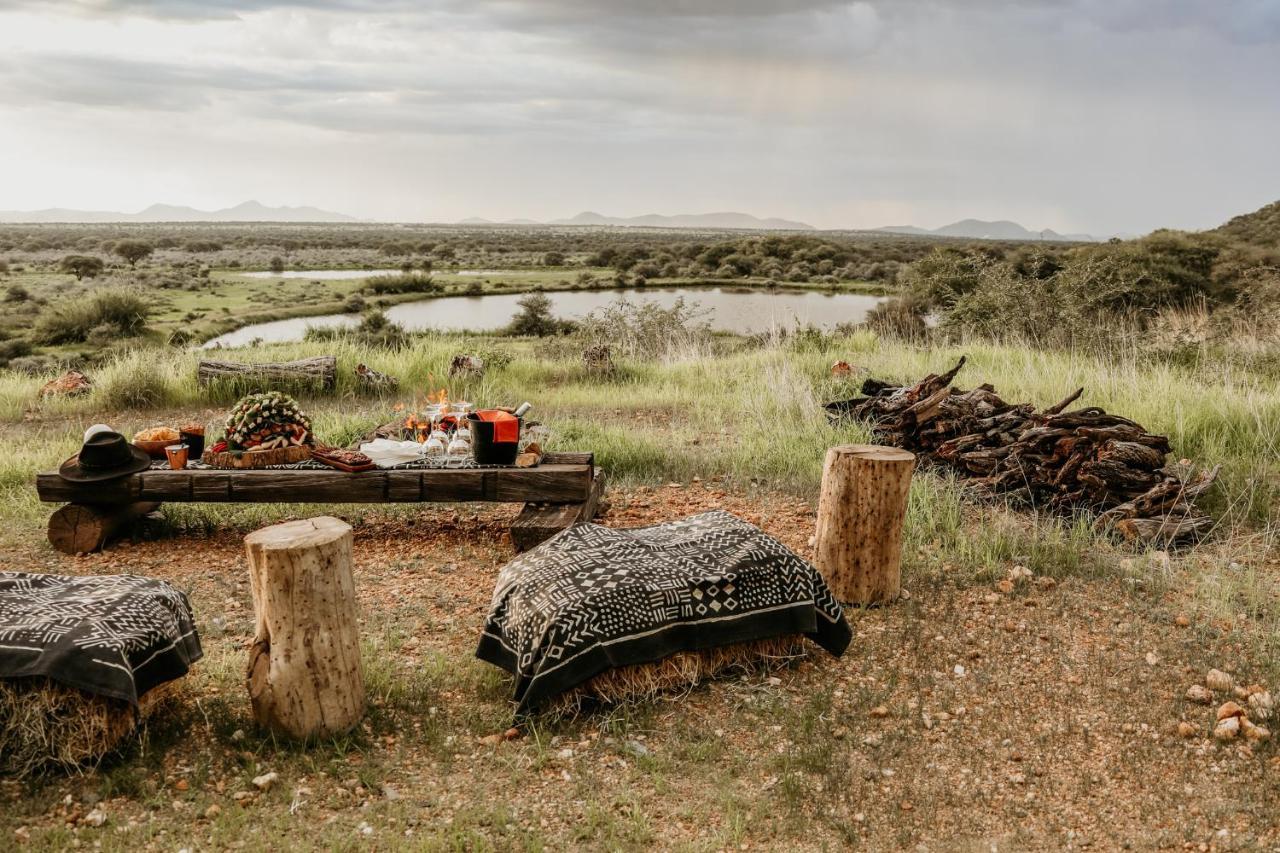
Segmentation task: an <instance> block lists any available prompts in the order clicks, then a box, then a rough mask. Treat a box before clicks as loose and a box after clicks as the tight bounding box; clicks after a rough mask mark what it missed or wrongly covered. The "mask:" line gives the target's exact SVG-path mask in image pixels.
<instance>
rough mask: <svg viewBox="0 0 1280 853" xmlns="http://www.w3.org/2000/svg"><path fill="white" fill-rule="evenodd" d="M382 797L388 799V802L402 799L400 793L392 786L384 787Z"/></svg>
mask: <svg viewBox="0 0 1280 853" xmlns="http://www.w3.org/2000/svg"><path fill="white" fill-rule="evenodd" d="M382 796H384V797H386V798H387V799H388V800H398V799H400V792H399V791H397V790H396V789H395V788H393V787H391V786H390V785H383V786H382Z"/></svg>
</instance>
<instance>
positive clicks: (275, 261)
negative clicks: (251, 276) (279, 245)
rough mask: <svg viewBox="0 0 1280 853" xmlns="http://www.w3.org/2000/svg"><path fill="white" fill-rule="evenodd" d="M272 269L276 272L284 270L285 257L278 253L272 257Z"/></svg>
mask: <svg viewBox="0 0 1280 853" xmlns="http://www.w3.org/2000/svg"><path fill="white" fill-rule="evenodd" d="M270 269H271V271H272V272H274V273H282V272H284V258H282V257H280V256H279V255H276V256H275V257H274V258H272V259H271V265H270Z"/></svg>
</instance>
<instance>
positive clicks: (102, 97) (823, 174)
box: [0, 0, 1280, 235]
mask: <svg viewBox="0 0 1280 853" xmlns="http://www.w3.org/2000/svg"><path fill="white" fill-rule="evenodd" d="M1277 140H1280V0H1214V2H1209V0H869V1H868V2H835V0H786V2H767V0H647V1H646V2H623V0H537V2H533V0H529V2H518V0H435V2H431V0H417V2H414V0H324V1H323V2H314V3H281V2H273V0H221V1H216V0H209V2H202V0H57V2H53V1H52V0H50V2H41V0H0V210H31V209H40V208H46V207H70V208H78V209H91V210H121V211H136V210H140V209H142V208H144V207H146V206H147V205H150V204H152V203H155V202H161V203H169V204H184V205H191V206H194V207H199V208H202V209H214V208H219V207H228V206H232V205H235V204H238V203H240V202H243V201H245V200H247V199H256V200H258V201H261V202H263V203H265V204H270V205H313V206H317V207H321V208H325V209H328V210H334V211H340V212H343V213H347V214H351V215H354V216H359V217H362V218H369V219H378V220H393V221H431V222H447V221H455V220H458V219H461V218H464V217H469V216H483V217H487V218H491V219H506V218H516V217H525V218H530V219H537V220H546V219H552V218H559V217H568V216H572V215H573V214H575V213H577V212H579V211H582V210H594V211H597V212H600V213H603V214H606V215H611V216H632V215H639V214H645V213H666V214H674V213H700V212H708V211H723V210H735V211H742V212H747V213H752V214H755V215H757V216H762V217H763V216H778V217H785V218H789V219H798V220H802V221H805V222H809V223H811V224H813V225H816V226H818V227H824V228H869V227H877V226H882V225H900V224H914V225H920V226H925V227H937V226H940V225H944V224H946V223H948V222H951V221H954V220H956V219H960V218H965V217H975V218H980V219H1013V220H1016V221H1018V222H1020V223H1021V224H1023V225H1025V226H1027V227H1030V228H1033V229H1040V228H1053V229H1055V230H1058V231H1060V232H1082V231H1083V232H1089V233H1093V234H1100V235H1101V234H1112V233H1145V232H1147V231H1150V230H1152V229H1153V228H1157V227H1175V228H1189V229H1198V228H1207V227H1212V226H1214V225H1217V224H1219V223H1221V222H1223V221H1225V220H1226V219H1228V218H1230V217H1231V216H1233V215H1235V214H1237V213H1243V212H1247V211H1249V210H1253V209H1256V208H1258V207H1260V206H1262V205H1264V204H1266V203H1268V202H1271V201H1274V200H1276V199H1277V198H1280V156H1278V155H1277V153H1276V152H1277V150H1278V147H1277V146H1278V143H1277Z"/></svg>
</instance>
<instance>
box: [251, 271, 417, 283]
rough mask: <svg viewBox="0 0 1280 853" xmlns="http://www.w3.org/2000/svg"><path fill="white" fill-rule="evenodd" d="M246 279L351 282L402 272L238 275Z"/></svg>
mask: <svg viewBox="0 0 1280 853" xmlns="http://www.w3.org/2000/svg"><path fill="white" fill-rule="evenodd" d="M236 274H237V275H242V276H244V277H245V278H305V279H307V280H308V281H349V280H351V279H353V278H370V277H372V276H375V275H400V270H285V271H284V272H271V271H270V270H262V271H259V272H242V273H236Z"/></svg>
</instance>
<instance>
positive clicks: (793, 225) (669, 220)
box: [458, 210, 815, 231]
mask: <svg viewBox="0 0 1280 853" xmlns="http://www.w3.org/2000/svg"><path fill="white" fill-rule="evenodd" d="M458 224H459V225H614V226H619V227H630V228H706V229H711V230H715V229H722V228H723V229H730V228H741V229H745V230H752V231H813V230H815V229H814V227H813V226H812V225H810V224H808V223H807V222H794V221H792V220H790V219H777V218H769V219H761V218H759V217H758V216H752V215H751V214H749V213H734V212H732V211H726V212H722V213H682V214H677V215H675V216H663V215H662V214H658V213H650V214H647V215H645V216H604V215H602V214H599V213H594V212H592V211H590V210H584V211H583V212H582V213H579V214H578V215H577V216H574V217H571V218H569V219H553V220H551V221H550V222H535V221H533V220H531V219H507V220H504V221H502V222H493V221H491V220H488V219H481V218H479V217H476V216H473V217H471V218H470V219H463V220H462V221H461V222H459V223H458Z"/></svg>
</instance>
